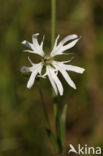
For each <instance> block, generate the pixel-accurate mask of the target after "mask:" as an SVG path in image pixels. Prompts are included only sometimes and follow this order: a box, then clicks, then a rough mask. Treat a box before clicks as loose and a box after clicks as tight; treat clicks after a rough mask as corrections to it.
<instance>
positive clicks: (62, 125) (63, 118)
mask: <svg viewBox="0 0 103 156" xmlns="http://www.w3.org/2000/svg"><path fill="white" fill-rule="evenodd" d="M66 112H67V104H66V105H64V108H63V112H62V114H61V118H60V132H61V143H62V147H63V146H64V140H65V133H66V129H65V124H66Z"/></svg>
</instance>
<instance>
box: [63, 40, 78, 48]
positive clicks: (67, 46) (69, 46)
mask: <svg viewBox="0 0 103 156" xmlns="http://www.w3.org/2000/svg"><path fill="white" fill-rule="evenodd" d="M79 39H80V38H78V39H76V40H74V41H72V42H70V43H68V44H67V45H65V46H64V47H63V50H62V51H65V50H67V49H70V48H72V47H74V46H75V45H76V43H77V42H78V41H79Z"/></svg>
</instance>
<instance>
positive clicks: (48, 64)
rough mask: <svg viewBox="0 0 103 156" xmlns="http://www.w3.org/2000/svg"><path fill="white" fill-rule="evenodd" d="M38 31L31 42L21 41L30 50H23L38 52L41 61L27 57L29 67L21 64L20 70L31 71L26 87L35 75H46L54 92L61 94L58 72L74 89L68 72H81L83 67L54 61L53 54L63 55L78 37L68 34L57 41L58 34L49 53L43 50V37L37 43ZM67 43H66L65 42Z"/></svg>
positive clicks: (30, 85) (43, 76) (44, 76)
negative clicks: (34, 60)
mask: <svg viewBox="0 0 103 156" xmlns="http://www.w3.org/2000/svg"><path fill="white" fill-rule="evenodd" d="M38 35H39V34H38V33H37V34H33V35H32V42H33V43H30V42H28V41H26V40H24V41H23V42H22V44H23V45H25V46H27V47H28V48H29V49H31V50H25V52H29V53H33V54H38V55H40V56H41V62H39V63H33V62H32V61H31V59H30V58H29V61H30V63H31V65H32V66H31V67H25V66H23V67H22V68H21V71H22V72H31V76H30V78H29V80H28V83H27V88H31V87H32V86H33V84H34V82H35V79H36V77H42V78H46V77H47V76H48V78H49V80H50V83H51V85H52V87H53V89H54V91H55V93H56V95H58V93H59V94H60V95H63V85H62V83H61V81H60V80H59V78H58V72H60V73H61V74H62V76H63V77H64V79H65V80H66V82H67V83H68V84H69V85H70V86H71V87H72V88H74V89H76V86H75V83H74V82H73V81H72V79H71V78H70V76H69V74H68V72H69V71H72V72H76V73H80V74H82V73H83V72H84V70H85V69H84V68H80V67H77V66H73V65H70V64H67V63H69V62H70V60H68V61H56V60H55V56H57V55H63V54H66V53H64V51H66V50H68V49H70V48H72V47H73V46H75V44H76V43H77V42H78V41H79V39H80V38H78V36H77V35H75V34H73V35H68V36H66V37H65V38H64V39H63V40H61V41H60V42H59V43H58V39H59V37H60V36H59V35H58V36H57V38H56V40H55V43H54V47H53V49H52V51H51V53H50V54H48V55H47V54H45V53H44V50H43V43H44V37H43V40H42V42H41V44H39V43H38ZM70 40H72V41H71V42H70V43H67V42H68V41H70ZM66 43H67V44H66ZM44 67H45V68H46V72H45V73H44V74H42V70H43V68H44Z"/></svg>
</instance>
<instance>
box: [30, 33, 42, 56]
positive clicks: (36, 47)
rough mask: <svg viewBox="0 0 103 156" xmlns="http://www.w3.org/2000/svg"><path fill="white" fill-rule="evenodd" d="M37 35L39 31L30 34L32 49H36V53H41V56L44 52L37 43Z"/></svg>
mask: <svg viewBox="0 0 103 156" xmlns="http://www.w3.org/2000/svg"><path fill="white" fill-rule="evenodd" d="M38 35H39V33H37V34H33V35H32V40H33V50H34V51H38V54H39V55H41V56H43V55H44V52H43V49H42V47H41V46H40V45H39V43H38Z"/></svg>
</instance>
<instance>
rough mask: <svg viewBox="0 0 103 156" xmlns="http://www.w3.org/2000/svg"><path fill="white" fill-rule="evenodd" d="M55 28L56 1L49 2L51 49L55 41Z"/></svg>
mask: <svg viewBox="0 0 103 156" xmlns="http://www.w3.org/2000/svg"><path fill="white" fill-rule="evenodd" d="M55 27H56V0H51V47H52V48H53V45H54V41H55Z"/></svg>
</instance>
